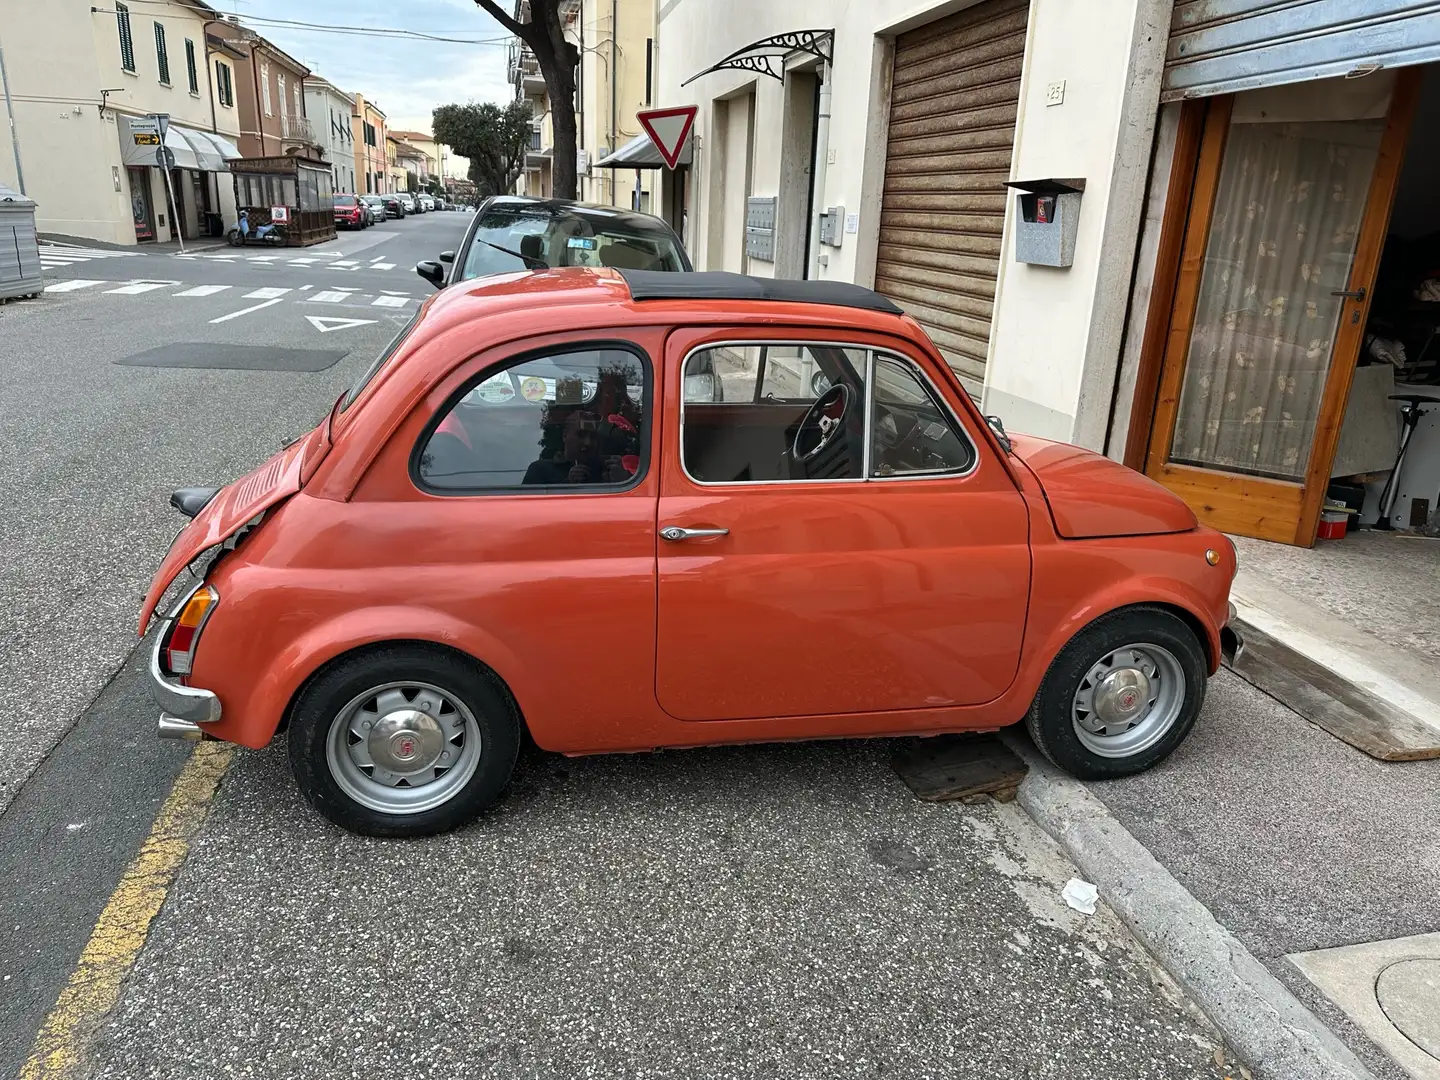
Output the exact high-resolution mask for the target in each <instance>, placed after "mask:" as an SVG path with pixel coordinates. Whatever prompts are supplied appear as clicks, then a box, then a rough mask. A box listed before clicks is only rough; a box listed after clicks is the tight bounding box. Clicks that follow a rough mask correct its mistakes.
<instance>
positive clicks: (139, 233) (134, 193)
mask: <svg viewBox="0 0 1440 1080" xmlns="http://www.w3.org/2000/svg"><path fill="white" fill-rule="evenodd" d="M125 174H126V178H127V179H128V180H129V181H130V214H131V216H132V218H133V219H134V222H135V239H136V240H138V241H141V242H144V241H149V240H154V239H155V210H154V207H153V206H152V205H151V203H150V170H149V169H146V168H141V167H140V166H138V165H127V166H126V167H125Z"/></svg>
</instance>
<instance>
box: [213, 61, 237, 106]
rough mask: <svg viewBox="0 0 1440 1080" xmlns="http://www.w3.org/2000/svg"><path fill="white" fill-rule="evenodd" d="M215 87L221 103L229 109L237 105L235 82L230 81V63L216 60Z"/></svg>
mask: <svg viewBox="0 0 1440 1080" xmlns="http://www.w3.org/2000/svg"><path fill="white" fill-rule="evenodd" d="M215 88H216V93H217V95H218V96H219V98H220V104H221V105H224V106H225V107H226V108H227V109H231V108H234V107H235V84H234V83H233V82H231V81H230V65H229V64H223V63H221V62H220V61H219V60H216V61H215Z"/></svg>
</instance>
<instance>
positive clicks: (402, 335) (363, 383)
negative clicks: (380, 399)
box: [340, 313, 420, 413]
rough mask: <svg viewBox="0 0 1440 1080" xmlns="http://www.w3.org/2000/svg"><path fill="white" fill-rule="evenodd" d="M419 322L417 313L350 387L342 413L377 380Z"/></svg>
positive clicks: (342, 406) (341, 409) (341, 407)
mask: <svg viewBox="0 0 1440 1080" xmlns="http://www.w3.org/2000/svg"><path fill="white" fill-rule="evenodd" d="M419 321H420V316H419V314H418V313H417V314H416V315H415V316H414V318H412V319H411V320H410V321H409V322H408V323H406V324H405V325H404V326H403V327H402V328H401V330H400V332H399V333H398V334H396V335H395V337H394V339H393V340H392V341H391V342H390V344H389V345H386V346H385V348H383V349H382V350H380V355H379V356H377V357H376V358H375V360H374V362H373V363H371V364H370V366H369V367H367V368H366V369H365V371H364V373H363V374H362V375H361V376H360V378H358V379H357V380H355V385H354V386H352V387H350V392H349V393H348V394H346V395H345V404H343V405H341V406H340V411H341V412H342V413H343V412H344V411H345V410H346V409H348V408H350V406H351V405H353V404H355V399H356V398H358V397H359V396H360V395H361V394H363V393H364V392H365V387H367V386H369V385H370V380H371V379H373V378H375V376H376V375H377V374H378V373H379V371H380V369H381V368H382V367H384V366H385V361H386V360H389V359H390V357H392V356H394V355H395V350H396V349H398V348H400V343H401V342H403V341H404V340H405V339H406V338H407V337H409V336H410V331H411V330H413V329H415V324H416V323H417V322H419Z"/></svg>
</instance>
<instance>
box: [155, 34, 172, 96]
mask: <svg viewBox="0 0 1440 1080" xmlns="http://www.w3.org/2000/svg"><path fill="white" fill-rule="evenodd" d="M155 65H156V67H158V68H159V69H160V81H161V82H162V83H164V84H165V85H166V86H169V85H170V54H169V53H167V52H166V51H165V24H164V23H158V22H157V23H156V24H155Z"/></svg>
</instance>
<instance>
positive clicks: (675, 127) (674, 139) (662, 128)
mask: <svg viewBox="0 0 1440 1080" xmlns="http://www.w3.org/2000/svg"><path fill="white" fill-rule="evenodd" d="M696 109H697V106H694V105H681V106H679V107H677V108H674V109H643V110H641V111H640V112H637V113H636V114H635V119H636V120H639V121H640V126H641V127H643V128H644V129H645V133H646V134H647V135H649V136H650V141H651V142H653V143H654V144H655V149H657V150H659V151H660V156H661V157H662V158H664V159H665V164H666V165H669V166H670V168H672V169H673V168H675V167H676V166H677V165H679V164H680V151H681V150H682V149H683V148H684V146H685V140H686V138H688V137H689V135H690V127H691V125H692V124H694V123H695V112H696Z"/></svg>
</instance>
